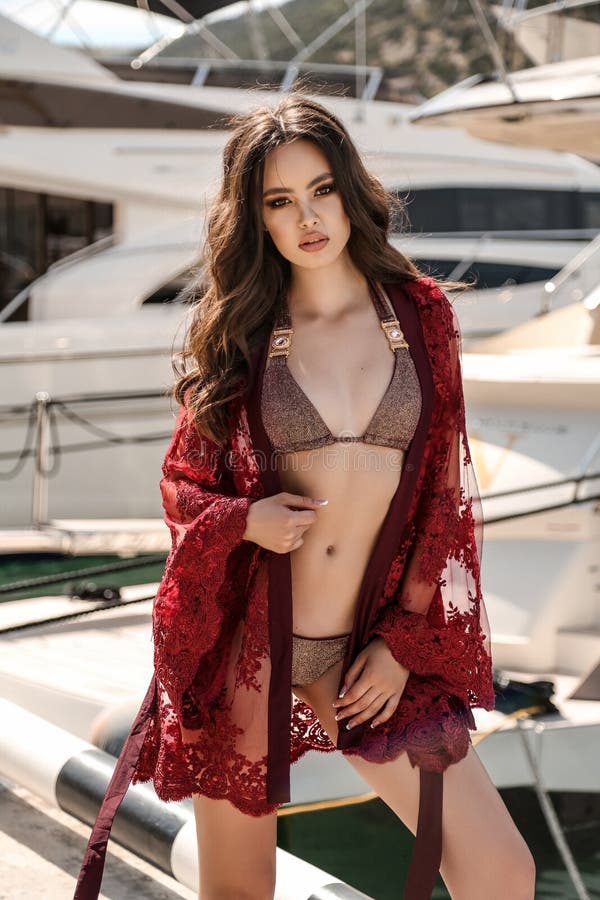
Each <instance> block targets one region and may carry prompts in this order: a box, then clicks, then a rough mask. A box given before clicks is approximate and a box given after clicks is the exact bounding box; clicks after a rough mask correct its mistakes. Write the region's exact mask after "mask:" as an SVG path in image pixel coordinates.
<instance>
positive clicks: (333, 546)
mask: <svg viewBox="0 0 600 900" xmlns="http://www.w3.org/2000/svg"><path fill="white" fill-rule="evenodd" d="M334 551H335V545H334V544H328V545H327V551H326V552H327V553H328V554H329V555H331V554H332V553H333V552H334Z"/></svg>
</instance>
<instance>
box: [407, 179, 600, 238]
mask: <svg viewBox="0 0 600 900" xmlns="http://www.w3.org/2000/svg"><path fill="white" fill-rule="evenodd" d="M392 193H393V194H396V195H397V196H400V197H401V198H403V199H404V200H405V202H406V211H407V214H408V218H409V220H410V225H411V230H412V232H413V233H417V234H418V233H420V232H424V233H442V232H461V231H469V232H486V231H538V230H540V231H558V230H571V229H580V228H600V192H593V191H591V192H588V193H585V194H583V193H580V192H578V191H569V190H550V189H549V188H548V189H546V188H543V189H538V188H523V189H522V188H506V187H481V188H472V187H451V188H423V189H415V190H412V191H409V192H408V193H407V192H406V191H404V190H393V191H392ZM393 230H394V231H395V232H396V233H399V232H402V231H403V230H405V229H404V228H403V227H402V223H401V221H400V219H399V218H396V220H395V221H394V223H393Z"/></svg>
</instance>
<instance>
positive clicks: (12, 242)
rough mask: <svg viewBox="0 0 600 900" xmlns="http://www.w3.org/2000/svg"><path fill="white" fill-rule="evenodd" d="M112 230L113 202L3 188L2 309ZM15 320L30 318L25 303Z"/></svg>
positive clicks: (0, 211)
mask: <svg viewBox="0 0 600 900" xmlns="http://www.w3.org/2000/svg"><path fill="white" fill-rule="evenodd" d="M112 228H113V207H112V204H109V203H97V202H95V201H93V200H80V199H76V198H72V197H62V196H58V195H52V194H41V193H36V192H34V191H21V190H15V189H14V188H0V309H2V308H4V306H6V305H7V303H9V302H10V301H11V300H12V298H13V297H15V296H16V295H17V294H18V293H19V291H21V290H22V289H23V288H25V287H27V285H28V284H30V283H31V282H32V281H34V280H35V279H36V278H38V277H39V276H40V275H43V274H44V272H46V271H47V269H48V268H49V267H50V266H51V265H52V263H55V262H57V261H58V260H59V259H63V258H64V257H66V256H69V255H70V254H71V253H74V252H75V251H76V250H81V249H82V248H84V247H87V246H88V245H89V244H92V243H94V242H95V241H98V240H100V238H103V237H108V236H109V235H110V234H111V233H112ZM14 317H15V318H18V319H25V318H26V317H27V310H26V305H25V304H24V305H23V306H22V307H21V308H20V309H19V310H18V311H17V312H16V313H15V316H14Z"/></svg>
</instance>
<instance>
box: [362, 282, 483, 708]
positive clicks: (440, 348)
mask: <svg viewBox="0 0 600 900" xmlns="http://www.w3.org/2000/svg"><path fill="white" fill-rule="evenodd" d="M424 281H426V283H428V284H429V290H428V293H427V299H426V301H421V302H422V304H423V324H424V329H425V337H426V342H427V344H428V347H429V354H430V359H431V363H432V371H433V378H434V392H435V405H434V414H433V416H432V421H431V426H430V430H429V433H428V437H427V444H426V449H425V453H424V458H423V460H422V463H421V470H420V472H419V479H418V485H417V490H416V492H415V500H414V501H413V509H412V510H411V513H410V515H409V523H410V526H409V527H408V530H407V533H406V534H405V535H403V539H402V541H401V546H400V550H399V553H398V555H397V556H396V558H395V559H394V562H393V564H392V566H391V569H390V573H389V575H388V578H387V581H386V586H385V589H384V603H385V606H384V607H383V608H382V609H381V610H380V613H379V614H378V616H377V618H376V620H375V623H374V627H373V628H372V630H371V637H373V636H375V635H379V636H381V637H383V638H384V639H385V640H386V642H387V643H388V645H389V647H390V649H391V651H392V653H393V655H394V657H395V658H396V659H397V660H398V662H400V663H401V664H402V665H404V666H405V667H406V668H407V669H409V670H410V671H411V672H412V673H414V674H415V675H417V676H426V677H430V678H433V679H435V681H436V682H437V683H438V684H439V686H440V687H441V688H443V689H444V690H446V691H447V692H448V693H450V694H453V695H455V696H457V697H459V698H460V699H461V700H463V702H464V703H465V704H466V705H467V706H483V707H485V708H486V709H491V708H493V706H494V692H493V687H492V676H491V658H490V640H489V627H488V622H487V617H486V613H485V608H484V605H483V601H482V596H481V584H480V559H481V540H482V531H483V522H482V512H481V502H480V498H479V492H478V487H477V482H476V478H475V472H474V469H473V465H472V461H471V456H470V451H469V443H468V438H467V431H466V423H465V406H464V397H463V385H462V376H461V344H460V341H461V336H460V328H459V324H458V319H457V316H456V313H455V311H454V309H453V307H452V305H451V304H450V302H449V300H448V299H447V298H446V296H445V295H444V294H443V292H442V291H441V290H440V289H439V288H438V287H437V286H436V285H435V283H434V282H433V281H432V280H431V279H426V280H424Z"/></svg>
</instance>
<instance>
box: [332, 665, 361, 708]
mask: <svg viewBox="0 0 600 900" xmlns="http://www.w3.org/2000/svg"><path fill="white" fill-rule="evenodd" d="M366 662H367V658H366V656H363V654H362V653H359V654H358V656H357V657H356V659H355V660H354V662H353V663H352V665H351V666H350V668H349V669H348V671H347V672H346V676H345V678H344V684H343V686H342V689H341V691H340V693H339V696H338V699H337V700H335V701H334V703H333V705H334V706H344V705H345V704H344V703H341V702H340V701H341V698H342V697H346V696H347V695H348V693H349V692H350V690H352V689H353V687H352V686H353V684H354V683H355V681H356V679H357V678H359V677H360V675H361V673H362V670H363V669H364V667H365V664H366ZM357 696H358V697H360V694H358V695H357ZM357 696H353V697H352V698H351V699H350V700H346V703H349V702H350V703H351V702H352V700H356V699H357Z"/></svg>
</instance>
